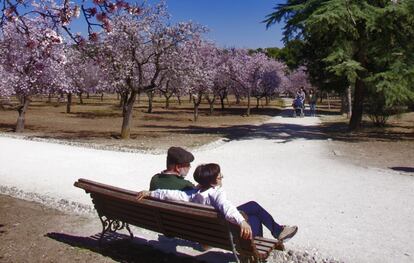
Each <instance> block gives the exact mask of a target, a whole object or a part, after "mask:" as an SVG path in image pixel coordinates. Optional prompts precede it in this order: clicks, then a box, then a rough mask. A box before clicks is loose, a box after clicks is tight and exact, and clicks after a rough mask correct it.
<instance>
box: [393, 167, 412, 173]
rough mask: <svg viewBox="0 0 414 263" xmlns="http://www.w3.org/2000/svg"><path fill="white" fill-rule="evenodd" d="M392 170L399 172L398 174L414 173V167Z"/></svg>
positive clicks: (394, 168)
mask: <svg viewBox="0 0 414 263" xmlns="http://www.w3.org/2000/svg"><path fill="white" fill-rule="evenodd" d="M390 169H391V170H394V171H398V172H406V173H414V167H401V166H395V167H390ZM413 175H414V174H413Z"/></svg>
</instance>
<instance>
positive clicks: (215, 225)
mask: <svg viewBox="0 0 414 263" xmlns="http://www.w3.org/2000/svg"><path fill="white" fill-rule="evenodd" d="M160 216H161V217H162V218H165V219H166V220H171V221H175V220H179V221H180V222H186V223H188V224H195V225H198V226H203V227H208V228H210V229H217V230H223V229H226V222H225V221H224V220H223V219H222V218H214V219H205V218H202V219H199V220H197V221H196V220H194V219H195V218H194V217H192V216H189V215H183V214H182V213H181V215H178V214H174V213H170V212H169V211H167V212H166V211H162V212H161V214H160ZM178 218H179V219H178Z"/></svg>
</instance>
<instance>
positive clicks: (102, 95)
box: [101, 92, 104, 101]
mask: <svg viewBox="0 0 414 263" xmlns="http://www.w3.org/2000/svg"><path fill="white" fill-rule="evenodd" d="M103 97H104V94H103V92H102V93H101V101H103Z"/></svg>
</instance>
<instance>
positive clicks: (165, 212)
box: [74, 179, 284, 262]
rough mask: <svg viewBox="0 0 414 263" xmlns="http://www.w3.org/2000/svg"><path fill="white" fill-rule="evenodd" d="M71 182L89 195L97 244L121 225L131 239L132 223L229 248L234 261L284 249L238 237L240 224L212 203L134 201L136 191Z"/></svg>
mask: <svg viewBox="0 0 414 263" xmlns="http://www.w3.org/2000/svg"><path fill="white" fill-rule="evenodd" d="M74 185H75V186H76V187H79V188H82V189H84V190H85V191H86V193H89V194H90V195H91V198H92V202H93V204H94V205H95V209H96V211H97V212H98V215H99V218H100V220H101V222H102V234H101V236H100V239H99V244H101V242H102V238H103V236H104V234H105V233H107V232H115V231H117V230H121V229H123V228H125V229H126V230H128V232H129V234H130V237H131V239H132V238H133V237H134V236H133V233H132V231H131V229H130V228H129V225H134V226H137V227H141V228H145V229H149V230H152V231H155V232H159V233H162V234H164V235H166V236H168V237H178V238H182V239H186V240H190V241H195V242H199V243H200V244H203V245H209V246H212V247H217V248H222V249H226V250H230V251H232V252H233V254H234V256H235V257H236V261H237V262H240V261H241V262H259V261H265V260H266V259H267V257H268V256H269V254H270V252H271V251H272V250H273V249H278V250H283V249H284V247H283V243H282V242H281V241H278V240H275V239H267V238H263V237H255V238H254V239H250V240H246V239H242V238H240V227H239V226H238V225H237V224H233V223H230V222H228V221H227V220H225V219H224V218H223V217H222V216H221V215H220V213H219V212H217V211H216V210H215V209H214V208H213V207H212V206H207V205H201V204H195V203H188V202H180V201H161V200H155V199H151V198H146V199H144V200H141V201H137V200H136V195H137V192H134V191H129V190H125V189H122V188H117V187H113V186H110V185H105V184H101V183H98V182H94V181H90V180H86V179H79V180H78V181H77V182H75V184H74Z"/></svg>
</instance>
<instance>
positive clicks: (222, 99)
mask: <svg viewBox="0 0 414 263" xmlns="http://www.w3.org/2000/svg"><path fill="white" fill-rule="evenodd" d="M220 103H221V110H222V111H224V97H221V96H220Z"/></svg>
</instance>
